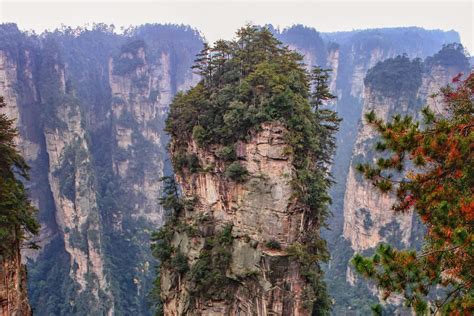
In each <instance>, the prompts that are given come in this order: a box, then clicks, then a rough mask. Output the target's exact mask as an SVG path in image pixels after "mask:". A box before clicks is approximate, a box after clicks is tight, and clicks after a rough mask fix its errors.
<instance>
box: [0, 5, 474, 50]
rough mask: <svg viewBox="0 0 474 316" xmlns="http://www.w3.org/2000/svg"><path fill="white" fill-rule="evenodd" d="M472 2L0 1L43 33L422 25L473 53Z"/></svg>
mask: <svg viewBox="0 0 474 316" xmlns="http://www.w3.org/2000/svg"><path fill="white" fill-rule="evenodd" d="M473 2H474V0H444V1H436V0H435V1H433V0H431V1H430V0H413V1H409V0H398V1H393V0H365V1H357V0H344V1H343V0H333V1H328V0H326V1H320V0H306V1H298V0H295V1H289V0H254V1H248V0H233V1H232V0H231V1H229V0H227V1H225V0H220V1H217V0H214V1H212V0H208V1H201V0H186V1H184V0H174V1H173V0H138V1H131V0H128V1H116V0H115V1H114V0H100V1H92V0H83V1H80V2H79V1H77V0H61V1H44V0H0V21H2V22H15V23H17V24H18V25H19V27H20V28H21V29H24V30H31V29H33V30H35V31H36V32H42V31H43V30H44V29H54V28H56V27H59V26H60V25H61V24H66V25H71V26H78V25H81V26H82V25H85V24H87V23H92V22H105V23H107V24H115V26H117V27H120V26H129V25H138V24H143V23H147V22H157V23H167V22H170V23H183V24H189V25H191V26H193V27H196V28H197V29H199V30H200V31H201V32H202V33H203V35H204V36H205V37H206V38H207V39H208V40H209V41H211V42H213V41H215V40H216V39H218V38H225V39H230V38H232V37H233V35H234V32H235V30H236V29H237V28H238V27H240V26H242V25H243V24H245V23H247V22H252V23H255V24H266V23H271V24H273V25H274V26H279V27H281V28H284V27H287V26H291V25H292V24H298V23H301V24H305V25H308V26H312V27H314V28H316V29H317V30H319V31H322V32H329V31H345V30H353V29H364V28H374V27H394V26H420V27H424V28H427V29H442V30H452V29H453V30H456V31H458V32H459V34H460V35H461V42H462V43H463V44H464V46H465V47H466V48H468V50H469V52H471V53H473V52H474V43H473V37H474V35H473V32H474V31H473V16H474V9H473Z"/></svg>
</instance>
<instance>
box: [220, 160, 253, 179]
mask: <svg viewBox="0 0 474 316" xmlns="http://www.w3.org/2000/svg"><path fill="white" fill-rule="evenodd" d="M247 174H248V171H247V169H246V168H245V167H244V166H242V165H241V164H240V163H239V162H237V161H234V162H233V163H231V164H230V165H229V166H228V167H227V169H226V171H225V175H226V177H227V178H229V179H232V180H234V181H236V182H243V181H244V180H245V179H246V177H247Z"/></svg>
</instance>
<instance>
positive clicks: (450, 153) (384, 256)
mask: <svg viewBox="0 0 474 316" xmlns="http://www.w3.org/2000/svg"><path fill="white" fill-rule="evenodd" d="M460 78H461V74H460V75H458V76H457V77H455V78H454V79H453V85H451V86H447V87H445V88H443V89H441V91H440V94H439V96H440V97H442V100H443V103H444V105H445V113H443V114H438V115H437V114H435V113H434V112H432V111H431V110H430V109H429V108H425V109H423V116H424V122H423V123H422V124H421V123H420V122H416V121H414V120H413V119H412V118H411V117H409V116H404V117H402V116H399V115H397V116H395V117H394V118H393V120H392V121H390V122H384V121H383V120H381V119H379V118H377V117H376V116H375V114H374V113H373V112H370V113H368V114H367V115H366V120H367V121H368V123H369V124H371V125H373V126H374V128H375V129H376V130H377V131H378V133H379V134H380V136H381V138H382V141H381V142H380V143H378V144H377V145H376V149H377V150H378V151H383V152H388V153H390V156H389V157H388V158H380V159H379V160H378V161H377V162H376V164H375V165H370V164H363V165H359V166H358V169H359V171H360V172H362V173H363V174H364V175H365V177H366V178H368V179H369V180H370V181H371V182H372V183H373V184H374V185H375V186H376V187H377V188H379V189H380V190H381V191H382V192H394V193H395V194H396V197H397V203H396V204H395V205H394V206H393V210H394V211H395V212H397V213H403V212H408V211H410V210H411V209H413V210H414V211H415V212H416V213H417V214H418V215H419V216H420V217H421V219H422V221H423V223H424V224H425V225H426V227H427V233H426V236H425V244H424V248H423V250H422V251H421V252H416V251H413V250H397V249H395V248H393V247H392V246H390V245H381V246H379V247H378V249H377V251H376V253H375V255H374V256H372V257H369V258H364V257H362V256H361V255H356V256H355V257H354V259H353V263H354V264H355V267H356V269H357V271H358V272H359V273H362V274H363V275H364V276H366V277H369V278H371V279H373V280H374V281H375V282H376V284H377V285H378V287H379V288H381V289H382V290H383V291H384V293H385V297H388V296H389V295H390V294H391V293H402V294H403V295H404V297H405V302H406V303H407V305H408V306H412V307H413V308H414V310H415V311H416V312H417V313H418V314H424V313H426V312H427V311H428V310H431V312H434V313H442V314H451V315H461V314H463V315H470V314H472V313H473V312H474V290H473V287H472V286H473V282H474V278H473V273H472V272H473V271H474V258H473V255H474V248H473V245H474V232H473V225H474V199H473V193H474V192H473V191H474V154H473V149H474V132H473V127H474V118H473V114H474V103H473V102H474V74H472V73H471V74H470V75H469V76H468V77H467V78H466V79H465V80H464V81H461V80H460ZM436 286H442V287H444V288H445V292H444V295H443V296H442V297H438V298H437V299H435V300H433V301H431V302H428V299H427V295H428V294H429V292H430V290H431V289H433V288H434V287H436Z"/></svg>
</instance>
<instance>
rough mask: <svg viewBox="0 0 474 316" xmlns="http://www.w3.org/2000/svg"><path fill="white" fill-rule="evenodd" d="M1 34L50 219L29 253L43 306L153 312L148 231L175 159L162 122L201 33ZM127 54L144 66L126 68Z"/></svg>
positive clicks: (0, 52)
mask: <svg viewBox="0 0 474 316" xmlns="http://www.w3.org/2000/svg"><path fill="white" fill-rule="evenodd" d="M68 32H69V33H68ZM0 36H1V37H2V45H1V46H0V95H3V96H5V99H6V100H5V101H6V102H7V104H8V105H9V107H8V108H5V109H2V110H4V111H5V112H6V113H7V115H8V116H9V117H11V118H15V119H16V120H17V126H18V128H19V131H20V136H19V137H18V139H17V141H18V146H19V148H20V149H21V151H22V154H23V155H24V156H25V158H26V159H27V161H28V163H29V164H30V166H31V167H32V169H31V172H30V174H31V178H32V185H31V186H30V187H29V191H30V195H31V198H32V200H33V202H34V204H35V205H36V206H37V207H38V208H39V209H40V214H39V218H40V221H41V223H42V230H41V233H40V236H39V237H38V241H39V244H40V246H42V249H41V250H40V251H36V252H35V251H25V252H24V255H26V256H27V257H28V260H29V283H30V297H31V301H32V305H33V308H34V310H35V311H36V312H37V313H39V314H101V315H103V314H108V315H110V314H143V315H146V314H149V313H150V312H149V306H148V303H147V299H146V297H147V295H148V292H149V289H150V285H151V279H152V277H151V276H152V275H151V273H152V270H153V269H152V267H153V265H154V261H153V260H152V258H151V255H150V253H149V240H148V238H149V237H148V236H149V231H150V230H151V229H154V228H155V227H156V226H157V225H160V224H161V221H162V211H161V207H160V206H159V205H158V203H157V197H158V196H159V192H160V190H161V186H160V182H159V178H160V177H161V175H162V174H163V172H164V170H165V169H166V168H167V167H166V154H165V147H166V143H167V140H166V138H165V137H164V134H163V132H162V129H163V126H164V119H165V116H166V111H167V106H168V104H169V103H170V101H171V99H172V96H173V95H174V94H175V93H176V91H177V89H182V88H185V87H187V86H189V85H191V84H193V80H195V79H194V78H195V77H194V76H193V75H192V74H191V71H190V65H191V62H192V57H193V56H194V55H195V53H196V52H197V51H198V49H199V48H200V45H201V39H200V37H199V36H198V35H197V34H196V32H195V31H193V30H191V29H187V28H182V29H180V28H176V29H175V28H174V27H172V26H170V27H165V26H153V25H150V26H147V27H146V28H145V27H143V28H140V29H135V30H134V32H133V34H132V32H131V33H129V35H128V36H129V37H127V36H118V35H116V34H114V33H113V32H112V31H111V30H110V29H108V27H107V26H103V25H98V26H96V27H95V28H94V30H91V31H86V30H80V31H78V32H77V33H74V34H72V33H70V31H64V32H58V33H55V34H49V35H48V36H45V37H44V38H42V39H41V40H37V39H34V38H29V37H28V36H26V35H24V34H22V33H21V32H19V31H18V29H17V28H16V26H14V25H2V28H1V29H0ZM170 36H175V38H180V37H181V38H183V41H184V42H178V43H177V44H174V43H173V42H169V37H170ZM143 39H146V40H147V43H146V44H145V45H142V46H141V47H140V49H139V50H138V51H136V52H135V51H132V52H131V53H130V52H125V50H127V49H129V44H130V43H133V42H135V41H137V40H141V41H142V42H143ZM184 39H186V40H184ZM97 42H100V43H101V45H99V46H97ZM127 54H128V55H127ZM155 56H158V57H157V58H155ZM123 58H126V59H129V58H130V59H132V60H134V61H138V63H137V64H133V63H132V64H131V65H130V64H127V63H126V62H125V63H122V64H121V65H120V60H121V59H123ZM178 59H180V63H179V64H178V63H177V60H178ZM117 65H119V66H117ZM120 66H124V67H125V68H123V69H122V70H121V71H120V69H119V70H118V71H115V70H116V69H117V68H120ZM130 66H131V67H130ZM127 67H129V68H128V69H127ZM124 69H125V71H124ZM6 266H8V267H16V264H15V262H14V261H12V262H11V263H8V264H7V265H6ZM12 271H13V270H12ZM18 271H20V270H18ZM15 273H16V272H15ZM11 275H12V276H14V275H15V274H14V273H13V272H11ZM17 275H18V276H20V272H18V273H17ZM19 280H20V279H19ZM23 280H24V279H23ZM18 284H20V283H18ZM16 288H17V289H22V290H25V286H24V284H23V287H21V286H20V285H17V286H16ZM12 293H13V292H12ZM22 295H23V296H18V299H19V300H20V299H21V300H23V298H24V297H26V292H23V294H22Z"/></svg>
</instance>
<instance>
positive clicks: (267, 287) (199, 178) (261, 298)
mask: <svg viewBox="0 0 474 316" xmlns="http://www.w3.org/2000/svg"><path fill="white" fill-rule="evenodd" d="M285 131H286V129H285V127H284V126H283V125H282V124H281V123H278V122H275V123H267V124H264V125H263V126H262V128H261V130H260V131H258V132H254V133H252V137H251V138H250V139H249V141H247V142H239V143H237V145H236V147H237V149H236V152H237V156H238V159H239V160H240V161H241V162H242V165H243V166H244V167H245V168H246V169H247V170H248V173H249V174H248V179H247V181H246V182H245V183H235V182H233V181H229V179H227V178H226V177H225V176H224V161H222V160H220V159H219V158H218V157H217V156H216V152H217V151H218V150H219V148H218V147H216V148H213V149H212V150H202V149H198V147H197V146H196V144H195V143H194V142H190V143H189V146H188V151H187V152H188V153H190V154H194V155H196V156H197V157H198V160H199V164H200V165H201V166H206V167H205V168H206V171H203V172H199V173H189V172H186V173H184V174H182V175H179V176H178V177H177V181H178V183H179V184H180V185H181V187H182V192H183V197H184V199H186V200H193V203H194V205H195V206H194V207H193V209H192V210H189V211H187V212H186V214H185V216H184V218H182V219H180V220H181V221H182V223H184V224H181V225H183V226H184V225H189V226H191V227H192V226H194V227H196V228H197V232H192V231H189V230H188V231H186V229H183V230H179V231H178V232H175V233H174V235H173V237H172V242H171V243H172V245H173V246H174V247H176V248H177V249H179V251H180V252H181V253H182V254H183V255H184V256H186V257H188V258H190V263H189V264H190V266H191V269H193V268H192V267H194V266H195V265H199V264H201V261H202V253H203V251H205V250H206V247H213V246H212V245H211V246H210V245H209V238H211V237H212V236H215V235H219V234H221V235H222V232H224V233H225V232H226V230H228V232H227V233H228V237H229V239H230V241H229V242H228V244H226V245H225V250H223V251H222V253H220V254H219V253H216V254H215V255H220V256H230V261H229V262H228V266H227V267H226V269H224V270H223V271H221V273H223V274H224V275H223V277H224V278H228V281H227V283H223V284H222V286H221V287H219V288H214V289H212V288H203V289H202V290H203V291H208V294H209V296H206V293H196V292H194V291H193V290H194V289H193V286H195V285H193V283H192V282H193V281H195V280H194V278H193V276H192V275H189V274H188V275H187V276H185V277H183V278H181V277H179V276H177V275H176V273H175V272H173V270H172V269H163V270H162V279H161V282H162V283H161V284H162V297H163V298H164V312H165V315H184V314H192V315H240V314H243V315H251V314H258V315H268V314H270V313H274V314H277V315H307V314H309V312H308V310H307V309H305V306H304V300H305V297H304V295H305V293H304V289H305V284H306V281H305V280H304V278H303V277H302V275H301V270H300V267H299V264H298V263H297V262H296V261H295V260H292V259H290V257H288V254H287V252H286V251H284V250H281V249H284V248H286V247H288V245H290V244H292V243H293V242H295V241H296V240H297V239H298V236H299V234H300V231H301V229H302V225H303V224H302V222H303V220H304V214H303V213H301V212H299V211H297V210H296V209H294V205H293V204H294V203H293V199H292V194H293V190H292V187H291V184H290V183H291V180H292V179H293V178H294V172H295V170H294V166H293V164H292V156H291V155H288V154H285V148H286V147H287V144H286V143H285V140H284V135H285ZM229 225H231V226H229ZM219 238H222V237H219ZM269 241H272V242H273V243H275V244H278V245H280V246H279V247H278V249H273V248H272V247H270V244H269ZM214 247H215V245H214ZM280 247H281V249H280ZM177 277H178V278H179V280H176V278H177ZM212 291H214V293H213V292H212ZM289 293H291V295H290V294H289ZM201 294H204V295H203V296H200V295H201Z"/></svg>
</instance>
